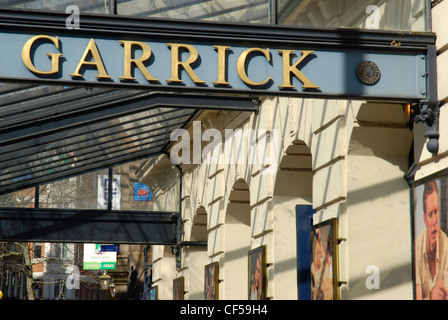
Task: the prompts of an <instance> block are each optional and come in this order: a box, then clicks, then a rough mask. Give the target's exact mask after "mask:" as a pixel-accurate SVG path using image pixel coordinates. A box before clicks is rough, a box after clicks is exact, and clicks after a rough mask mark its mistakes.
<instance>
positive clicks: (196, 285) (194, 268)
mask: <svg viewBox="0 0 448 320" xmlns="http://www.w3.org/2000/svg"><path fill="white" fill-rule="evenodd" d="M189 238H190V240H189V241H185V243H184V249H183V254H184V259H183V264H184V265H183V269H186V270H187V268H188V278H187V280H188V282H187V286H188V289H187V290H188V295H189V299H191V300H202V299H203V298H204V267H205V265H206V264H207V263H208V255H207V238H208V233H207V211H206V210H205V208H204V207H203V206H199V207H198V208H197V209H196V211H195V212H194V214H193V217H192V221H191V232H190V237H189Z"/></svg>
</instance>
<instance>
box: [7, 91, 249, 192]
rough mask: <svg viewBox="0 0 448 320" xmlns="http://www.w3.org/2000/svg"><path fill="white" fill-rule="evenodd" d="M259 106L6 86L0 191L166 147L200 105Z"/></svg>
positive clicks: (227, 99) (129, 93)
mask: <svg viewBox="0 0 448 320" xmlns="http://www.w3.org/2000/svg"><path fill="white" fill-rule="evenodd" d="M257 108H258V105H257V103H256V102H254V100H252V99H251V98H248V97H244V98H242V97H230V96H226V97H223V96H213V95H207V96H206V95H189V94H178V93H176V94H171V93H158V92H149V91H143V90H116V89H108V88H107V89H104V88H94V89H86V88H75V87H64V86H41V85H39V86H34V85H23V84H3V85H0V119H1V120H0V121H1V126H0V194H4V193H8V192H12V191H17V190H20V189H24V188H28V187H33V186H36V185H39V184H43V183H47V182H51V181H54V180H58V179H64V178H67V177H71V176H75V175H79V174H82V173H85V172H89V171H93V170H99V169H104V168H109V167H111V166H113V165H118V164H122V163H126V162H130V161H134V160H136V159H141V158H145V157H151V156H154V155H159V154H161V153H164V152H166V151H167V148H168V147H169V145H170V144H171V140H170V135H171V132H172V131H173V130H175V129H178V128H183V127H185V126H187V125H188V124H189V123H190V122H191V121H192V120H194V118H195V116H196V115H197V113H198V110H200V109H224V110H226V109H231V110H241V111H255V110H256V109H257Z"/></svg>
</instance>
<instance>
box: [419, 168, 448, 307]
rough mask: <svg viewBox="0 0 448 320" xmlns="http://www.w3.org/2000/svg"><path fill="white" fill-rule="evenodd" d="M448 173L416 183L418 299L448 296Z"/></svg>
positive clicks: (435, 298) (440, 298) (442, 298)
mask: <svg viewBox="0 0 448 320" xmlns="http://www.w3.org/2000/svg"><path fill="white" fill-rule="evenodd" d="M447 185H448V177H446V176H445V177H440V178H434V179H432V180H429V181H425V182H423V183H419V184H418V185H416V186H414V194H413V197H414V201H413V203H414V237H413V239H414V290H415V298H416V299H417V300H425V299H429V300H446V299H448V238H447V230H448V210H447V201H446V200H447V198H448V188H447Z"/></svg>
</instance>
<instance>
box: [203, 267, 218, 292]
mask: <svg viewBox="0 0 448 320" xmlns="http://www.w3.org/2000/svg"><path fill="white" fill-rule="evenodd" d="M218 276H219V264H218V262H213V263H211V264H208V265H206V266H205V279H204V284H205V288H204V299H205V300H219V286H218V283H219V280H218Z"/></svg>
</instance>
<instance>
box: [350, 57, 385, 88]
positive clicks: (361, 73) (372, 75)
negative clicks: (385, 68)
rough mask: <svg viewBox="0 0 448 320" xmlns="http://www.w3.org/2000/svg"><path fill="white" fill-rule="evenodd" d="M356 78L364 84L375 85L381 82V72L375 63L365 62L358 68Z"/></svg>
mask: <svg viewBox="0 0 448 320" xmlns="http://www.w3.org/2000/svg"><path fill="white" fill-rule="evenodd" d="M356 76H357V77H358V79H359V81H361V82H362V83H364V84H367V85H373V84H375V83H377V82H378V81H379V80H380V77H381V71H380V68H378V66H377V64H376V63H375V62H373V61H363V62H361V63H360V64H358V67H357V68H356Z"/></svg>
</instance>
